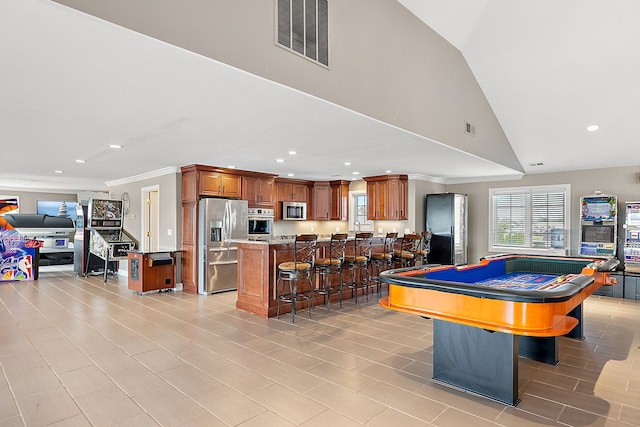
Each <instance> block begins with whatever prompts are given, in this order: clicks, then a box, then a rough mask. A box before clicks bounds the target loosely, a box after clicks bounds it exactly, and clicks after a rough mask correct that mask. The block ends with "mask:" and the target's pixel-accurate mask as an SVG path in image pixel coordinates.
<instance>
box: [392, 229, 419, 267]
mask: <svg viewBox="0 0 640 427" xmlns="http://www.w3.org/2000/svg"><path fill="white" fill-rule="evenodd" d="M421 240H422V236H421V235H419V234H405V235H404V236H402V238H401V239H400V247H399V248H397V249H394V251H393V261H394V263H395V264H396V265H397V266H399V267H400V268H405V267H411V266H412V265H414V264H415V262H416V251H417V250H418V248H419V247H420V241H421Z"/></svg>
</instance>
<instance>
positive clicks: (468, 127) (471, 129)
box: [464, 122, 476, 136]
mask: <svg viewBox="0 0 640 427" xmlns="http://www.w3.org/2000/svg"><path fill="white" fill-rule="evenodd" d="M464 132H465V133H466V134H467V135H471V136H476V127H475V126H474V125H472V124H471V123H469V122H465V123H464Z"/></svg>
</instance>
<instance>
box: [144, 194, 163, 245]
mask: <svg viewBox="0 0 640 427" xmlns="http://www.w3.org/2000/svg"><path fill="white" fill-rule="evenodd" d="M159 201H160V188H159V187H158V186H157V185H154V186H151V187H143V188H142V250H143V251H145V252H154V251H158V248H159V247H160V243H159V238H160V207H159V206H160V203H159Z"/></svg>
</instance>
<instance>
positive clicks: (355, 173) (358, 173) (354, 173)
mask: <svg viewBox="0 0 640 427" xmlns="http://www.w3.org/2000/svg"><path fill="white" fill-rule="evenodd" d="M351 173H352V174H353V175H360V172H351Z"/></svg>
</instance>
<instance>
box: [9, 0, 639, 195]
mask: <svg viewBox="0 0 640 427" xmlns="http://www.w3.org/2000/svg"><path fill="white" fill-rule="evenodd" d="M398 1H399V3H401V4H402V5H403V6H405V7H406V8H407V9H408V10H410V11H411V12H412V13H413V14H415V15H416V16H417V17H418V18H419V19H421V20H422V21H424V22H425V24H426V25H429V26H430V27H431V28H432V29H434V30H435V31H437V32H438V33H439V34H440V35H441V36H442V37H444V38H445V39H446V40H448V41H449V42H450V43H451V44H452V45H453V46H455V47H456V48H457V49H459V50H460V52H461V53H462V54H463V56H464V58H465V60H466V61H467V63H468V65H469V67H470V69H471V71H472V72H473V74H474V76H475V78H476V79H477V81H478V83H479V85H480V87H481V88H482V90H483V92H484V94H485V96H486V98H487V99H488V101H489V103H490V104H491V108H492V109H493V111H494V113H495V115H496V117H497V118H498V120H499V122H500V125H501V126H502V128H503V130H504V132H505V134H506V136H507V138H508V140H509V142H510V144H511V145H512V147H513V150H514V152H515V154H516V155H517V157H518V160H519V162H520V164H521V165H522V169H523V170H524V172H525V173H543V172H556V171H565V170H581V169H590V168H599V167H615V166H629V165H635V164H638V163H639V160H640V144H637V141H636V139H637V136H636V135H637V133H636V132H635V119H636V115H637V113H638V112H640V84H638V83H639V82H638V78H639V77H640V45H639V44H638V43H637V41H638V40H640V26H639V25H637V21H638V18H639V17H640V2H637V1H636V0H619V1H616V2H605V1H596V0H565V1H562V2H558V1H551V0H518V1H509V0H447V1H445V0H398ZM78 34H81V35H82V37H80V38H78ZM87 46H91V47H92V48H87ZM0 55H1V57H2V66H1V67H0V81H2V89H1V90H0V141H2V149H3V152H4V154H3V156H2V159H3V161H2V166H0V188H5V189H18V190H33V191H36V190H42V191H70V192H73V191H80V190H105V189H106V188H107V184H106V183H107V182H113V181H117V180H121V179H124V178H127V177H134V176H144V174H146V173H148V172H151V171H156V170H162V169H164V168H176V167H179V166H180V165H187V164H192V163H202V164H215V165H218V166H229V165H236V163H237V161H238V155H237V153H238V152H242V153H243V156H242V157H243V158H242V164H240V165H236V166H238V167H240V168H242V169H248V170H259V171H264V172H271V173H278V174H283V175H285V172H291V173H294V175H295V177H297V178H302V179H351V177H352V172H351V171H350V170H349V171H348V172H347V171H345V170H344V168H342V169H341V168H336V166H335V164H334V163H335V158H334V153H335V152H336V150H340V151H341V152H342V153H343V154H344V156H343V157H344V158H349V157H353V158H358V159H360V162H361V164H362V165H363V166H362V168H361V169H359V170H358V172H360V175H361V176H367V175H376V174H380V173H384V171H385V170H387V169H388V170H394V171H395V172H404V173H413V174H420V175H423V176H426V177H430V179H433V180H434V181H439V182H445V183H446V182H459V181H460V180H474V179H495V178H496V177H504V178H513V177H518V176H521V172H522V171H521V170H516V169H512V168H509V167H506V166H504V165H500V164H497V163H495V162H492V161H489V160H486V159H483V158H481V157H479V156H476V155H471V154H468V153H465V152H462V151H461V150H458V149H455V148H451V147H447V146H446V145H443V144H441V143H438V142H437V141H432V140H429V139H428V138H425V137H424V136H420V135H416V134H415V133H412V132H407V131H405V130H403V129H400V128H397V127H395V126H390V125H388V124H385V123H382V122H380V121H378V120H373V119H371V118H369V117H366V116H363V115H362V114H359V113H356V112H353V111H350V110H347V109H345V108H342V107H339V106H336V105H333V104H331V103H328V102H325V101H322V100H320V99H318V98H315V97H311V96H308V95H306V94H304V93H301V92H299V91H296V90H292V89H289V88H286V87H283V86H282V85H279V84H274V83H273V82H269V81H267V80H265V79H262V78H259V77H256V76H253V75H250V74H248V73H246V72H243V71H239V70H237V69H235V68H232V67H229V66H227V65H224V64H221V63H219V62H216V61H213V60H209V59H207V58H203V57H201V56H198V55H195V54H193V53H191V52H188V51H185V50H183V49H178V48H175V47H173V46H170V45H167V44H166V43H162V42H159V41H157V40H153V39H151V38H149V37H146V36H142V35H140V34H137V33H134V32H132V31H129V30H126V29H124V28H122V27H118V26H116V25H113V24H110V23H107V22H104V21H101V20H99V19H96V18H93V17H90V16H87V15H83V14H81V13H78V12H75V11H72V10H70V9H68V8H66V7H64V6H61V5H59V4H56V3H53V2H50V1H48V0H2V1H1V2H0ZM158 68H162V70H163V72H162V73H157V72H156V70H157V69H158ZM88 71H89V72H88ZM218 82H224V84H222V85H221V84H220V83H218ZM114 95H117V96H114ZM114 100H117V101H114ZM231 107H237V108H231ZM238 109H240V110H241V111H242V115H241V116H239V115H238V114H237V113H236V112H234V111H237V110H238ZM210 117H216V118H218V119H219V120H218V122H221V123H226V124H228V126H227V127H215V126H213V124H212V123H211V120H210V119H209V118H210ZM309 117H312V118H313V119H312V120H309ZM248 123H250V125H248ZM594 124H595V125H598V126H599V130H598V131H596V132H589V131H587V130H586V128H587V126H589V125H594ZM238 129H240V131H238ZM232 130H233V132H234V133H233V138H230V136H231V135H230V134H229V133H230V132H231V131H232ZM123 134H126V135H128V139H127V144H126V147H125V150H126V151H124V152H123V151H122V150H120V151H119V150H117V149H111V148H109V147H108V146H107V144H105V143H104V142H105V141H113V142H114V143H118V141H119V140H121V137H122V135H123ZM301 135H304V136H305V139H304V140H301ZM98 136H99V137H98ZM212 136H215V137H216V139H217V140H233V141H234V143H233V144H227V145H218V146H216V147H215V152H213V153H212V148H211V144H210V141H211V140H212ZM258 136H259V137H258ZM176 141H189V150H186V149H185V147H184V145H183V143H177V142H176ZM255 141H260V143H259V144H256V142H255ZM388 141H394V143H393V144H394V148H396V149H397V150H398V151H399V152H404V153H411V152H412V150H414V149H415V146H416V144H422V145H421V147H424V146H425V144H426V145H427V146H428V151H429V153H430V157H431V158H432V159H436V161H430V162H428V163H425V162H424V161H421V160H420V159H414V158H412V156H410V155H408V156H404V157H402V158H400V156H397V157H398V158H389V156H388ZM94 142H95V144H94ZM354 142H355V143H354ZM300 144H304V145H305V146H306V147H316V149H315V150H314V151H306V152H304V153H300V154H298V155H296V156H299V157H297V159H296V164H297V166H296V167H293V168H290V169H287V170H286V171H285V170H284V169H282V170H280V169H278V166H277V165H274V163H273V159H272V156H271V155H269V156H266V155H265V153H268V152H270V151H283V152H286V151H288V150H291V149H292V147H296V146H299V145H300ZM123 153H124V154H123ZM80 158H81V159H82V160H85V163H84V164H80V163H76V162H75V160H76V159H80ZM329 160H331V162H329ZM55 170H59V171H62V173H56V172H54V171H55Z"/></svg>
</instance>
